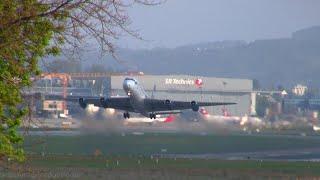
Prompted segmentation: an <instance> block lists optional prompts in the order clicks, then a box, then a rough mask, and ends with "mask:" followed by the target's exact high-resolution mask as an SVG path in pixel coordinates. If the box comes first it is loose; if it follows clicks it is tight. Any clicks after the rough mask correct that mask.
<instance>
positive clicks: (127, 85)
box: [123, 80, 134, 90]
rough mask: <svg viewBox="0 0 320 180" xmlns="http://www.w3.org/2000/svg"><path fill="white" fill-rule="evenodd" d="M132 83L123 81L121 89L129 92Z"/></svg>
mask: <svg viewBox="0 0 320 180" xmlns="http://www.w3.org/2000/svg"><path fill="white" fill-rule="evenodd" d="M133 84H134V82H132V81H131V80H124V81H123V89H125V90H129V89H131V88H132V86H133Z"/></svg>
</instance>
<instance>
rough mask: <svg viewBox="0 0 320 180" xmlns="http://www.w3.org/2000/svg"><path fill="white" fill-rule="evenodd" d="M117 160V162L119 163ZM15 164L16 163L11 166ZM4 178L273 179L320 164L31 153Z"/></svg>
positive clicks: (313, 170) (311, 172)
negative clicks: (42, 154)
mask: <svg viewBox="0 0 320 180" xmlns="http://www.w3.org/2000/svg"><path fill="white" fill-rule="evenodd" d="M117 162H118V163H117ZM12 167H13V166H12ZM12 167H11V168H9V170H6V171H1V169H0V178H1V177H21V176H23V177H28V178H30V177H33V178H34V177H36V178H42V179H43V178H45V177H48V178H52V177H60V178H70V176H71V175H72V177H82V178H84V179H87V178H111V179H150V178H151V177H153V178H151V179H193V178H197V179H198V178H201V179H212V178H215V179H216V178H222V179H235V178H236V179H239V178H240V179H270V178H281V179H283V178H297V177H300V178H313V177H320V171H319V168H320V163H315V162H278V161H253V160H250V161H249V160H243V161H239V160H237V161H227V160H213V159H210V160H202V159H166V158H159V159H157V158H150V157H139V156H131V157H128V156H96V157H93V156H75V155H73V156H63V155H50V156H39V155H29V156H28V160H27V161H26V162H25V164H23V165H19V166H18V167H15V168H12Z"/></svg>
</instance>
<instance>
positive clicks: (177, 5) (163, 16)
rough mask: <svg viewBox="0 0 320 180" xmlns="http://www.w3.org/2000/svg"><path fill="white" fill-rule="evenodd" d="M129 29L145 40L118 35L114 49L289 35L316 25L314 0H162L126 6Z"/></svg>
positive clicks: (318, 11) (319, 17) (319, 11)
mask: <svg viewBox="0 0 320 180" xmlns="http://www.w3.org/2000/svg"><path fill="white" fill-rule="evenodd" d="M129 15H130V16H131V19H132V24H131V29H136V30H139V32H140V35H141V36H142V37H143V38H144V39H146V40H148V41H139V40H135V39H133V38H122V39H121V40H120V41H119V43H118V44H119V46H120V47H128V48H153V47H176V46H180V45H186V44H194V43H199V42H212V41H222V40H246V41H252V40H256V39H270V38H279V37H289V36H290V35H291V33H292V32H294V31H296V30H299V29H303V28H306V27H310V26H314V25H320V0H167V2H166V3H164V4H162V5H159V6H154V7H150V6H141V5H135V6H134V7H132V8H130V9H129Z"/></svg>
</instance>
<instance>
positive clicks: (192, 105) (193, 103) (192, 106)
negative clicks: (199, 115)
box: [190, 101, 199, 112]
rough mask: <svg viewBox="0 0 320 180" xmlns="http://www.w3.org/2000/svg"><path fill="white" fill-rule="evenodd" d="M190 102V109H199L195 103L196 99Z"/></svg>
mask: <svg viewBox="0 0 320 180" xmlns="http://www.w3.org/2000/svg"><path fill="white" fill-rule="evenodd" d="M190 104H191V109H192V110H193V111H196V112H198V111H199V105H198V104H197V102H196V101H191V103H190Z"/></svg>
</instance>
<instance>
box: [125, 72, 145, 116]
mask: <svg viewBox="0 0 320 180" xmlns="http://www.w3.org/2000/svg"><path fill="white" fill-rule="evenodd" d="M123 90H124V91H125V92H126V94H127V95H128V97H129V98H130V103H131V106H132V107H133V109H134V112H136V113H141V114H142V115H144V116H147V117H148V116H149V114H148V112H147V111H146V108H145V104H144V100H145V99H146V98H147V97H148V96H147V94H146V92H145V91H144V89H143V88H142V87H141V86H140V85H139V84H138V82H137V81H136V80H135V79H132V78H126V79H125V80H124V81H123Z"/></svg>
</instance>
